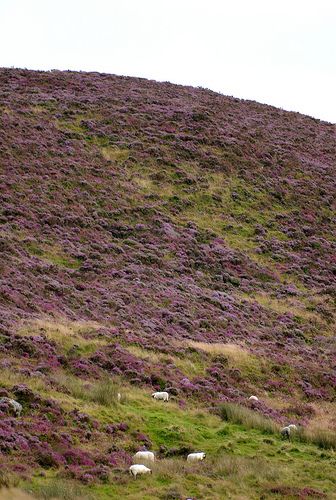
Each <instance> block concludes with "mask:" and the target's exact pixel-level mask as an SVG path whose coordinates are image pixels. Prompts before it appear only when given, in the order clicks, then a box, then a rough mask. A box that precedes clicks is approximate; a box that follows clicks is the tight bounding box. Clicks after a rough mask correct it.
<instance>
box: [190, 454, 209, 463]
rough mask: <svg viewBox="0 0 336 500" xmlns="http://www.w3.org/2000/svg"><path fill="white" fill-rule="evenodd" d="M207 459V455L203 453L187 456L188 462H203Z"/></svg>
mask: <svg viewBox="0 0 336 500" xmlns="http://www.w3.org/2000/svg"><path fill="white" fill-rule="evenodd" d="M205 457H206V454H205V453H203V451H201V452H197V453H189V455H188V456H187V462H201V461H202V460H204V459H205Z"/></svg>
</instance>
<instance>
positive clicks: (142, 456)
mask: <svg viewBox="0 0 336 500" xmlns="http://www.w3.org/2000/svg"><path fill="white" fill-rule="evenodd" d="M133 460H148V461H150V462H154V460H155V455H154V453H153V452H152V451H137V452H136V454H135V455H134V456H133Z"/></svg>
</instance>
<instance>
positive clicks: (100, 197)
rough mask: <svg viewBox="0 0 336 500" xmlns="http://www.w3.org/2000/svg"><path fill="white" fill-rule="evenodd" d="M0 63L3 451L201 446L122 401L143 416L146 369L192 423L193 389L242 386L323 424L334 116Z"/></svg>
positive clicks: (280, 409)
mask: <svg viewBox="0 0 336 500" xmlns="http://www.w3.org/2000/svg"><path fill="white" fill-rule="evenodd" d="M0 82H1V83H0V120H1V121H0V130H1V135H0V169H1V170H0V173H1V176H0V183H1V192H0V196H1V208H2V210H1V218H0V223H1V229H0V248H1V256H2V258H1V261H0V266H1V281H0V286H1V289H0V325H1V353H0V355H1V361H0V362H1V366H2V367H3V380H1V384H2V386H3V394H4V395H6V394H7V395H11V396H15V397H16V398H18V399H19V400H21V401H22V402H24V403H25V405H24V413H23V415H24V416H23V417H22V418H23V422H24V431H23V430H22V422H21V421H20V422H18V420H17V419H15V418H11V417H8V418H4V419H3V420H2V423H1V425H2V426H3V436H4V437H2V438H0V440H2V441H1V442H2V444H1V450H2V462H3V466H4V467H5V468H6V469H8V470H11V471H13V470H14V471H15V462H16V457H17V456H20V457H21V456H22V454H23V451H22V450H26V453H25V454H26V459H23V460H22V466H21V467H22V471H20V470H16V472H17V473H19V475H21V476H24V475H27V476H30V474H31V471H32V469H34V468H38V467H39V466H42V467H45V465H46V463H47V466H48V467H50V469H51V470H60V471H63V470H64V467H65V465H66V464H67V465H66V467H67V468H66V470H69V467H70V468H71V467H73V468H72V469H71V474H72V477H75V478H82V479H83V476H85V475H86V476H87V482H91V478H92V481H93V482H94V481H95V480H99V479H100V480H103V479H104V477H105V476H106V475H108V473H109V471H110V469H112V470H113V468H115V467H126V465H127V464H128V463H129V460H130V454H131V453H132V451H134V450H135V449H137V446H139V444H145V445H146V439H148V443H147V444H149V442H150V441H151V444H152V445H153V446H154V447H156V448H158V446H159V445H162V444H163V443H164V441H165V440H166V441H168V444H169V446H172V447H174V446H177V445H178V444H180V443H182V444H183V446H185V448H188V446H190V447H191V446H193V447H196V448H197V447H199V446H197V444H198V443H199V439H198V438H199V437H200V436H198V437H196V435H195V436H194V438H190V439H188V438H187V435H186V434H184V432H185V431H183V432H182V431H181V432H180V431H178V430H177V431H174V430H171V431H169V430H168V431H167V432H166V434H165V439H163V436H160V435H158V432H159V428H160V425H159V426H158V425H157V424H154V423H153V422H152V423H151V424H149V423H148V418H149V419H150V417H148V418H147V420H145V421H140V420H137V418H136V413H137V410H136V408H137V405H136V404H135V403H134V402H133V399H132V398H135V400H136V399H137V398H140V399H141V401H142V403H141V405H140V406H139V408H142V411H144V412H145V411H146V412H149V414H150V413H151V412H154V413H153V414H154V415H156V414H155V412H156V411H157V407H153V405H152V403H151V402H148V401H147V399H146V397H145V394H148V395H149V394H150V393H151V391H152V390H153V389H158V388H168V389H169V390H170V392H171V394H172V395H173V396H174V397H175V403H171V404H172V405H173V404H176V412H178V411H182V410H183V409H184V410H183V411H185V412H186V413H185V415H187V414H188V415H189V413H188V412H190V417H188V418H190V419H191V420H192V422H193V424H190V426H191V427H190V428H192V426H193V425H196V424H195V422H196V421H197V418H196V417H195V416H193V412H194V411H195V410H194V409H193V408H194V407H195V406H196V405H201V406H203V407H204V408H205V409H206V408H209V407H210V406H211V407H215V408H218V406H219V405H220V404H221V403H223V402H227V401H228V402H231V403H232V402H235V403H239V404H242V405H246V404H247V403H246V400H247V397H248V396H249V395H250V394H252V393H253V394H255V393H256V394H258V396H259V398H260V403H259V404H258V405H256V407H255V408H254V410H253V411H255V412H256V413H262V414H264V415H265V416H271V417H272V418H273V419H274V420H275V421H276V422H278V424H279V425H281V424H284V423H286V422H287V421H288V419H289V418H291V419H293V420H295V422H297V423H299V424H302V425H304V426H305V427H307V428H311V429H312V430H313V428H314V426H315V425H316V422H317V421H319V425H320V426H322V427H323V426H325V427H326V428H328V429H329V430H330V431H335V428H336V422H335V421H334V420H333V417H332V411H333V408H334V401H335V389H336V371H335V367H336V349H335V337H334V334H335V331H334V325H335V292H336V287H335V284H336V259H335V256H336V252H335V247H336V244H335V211H334V208H335V206H334V203H335V193H336V189H335V184H336V175H335V158H336V132H335V126H334V125H331V124H328V123H324V122H320V121H318V120H315V119H312V118H309V117H306V116H302V115H300V114H297V113H289V112H285V111H282V110H278V109H275V108H273V107H270V106H265V105H261V104H258V103H254V102H248V101H241V100H238V99H234V98H231V97H225V96H222V95H219V94H216V93H213V92H211V91H209V90H205V89H195V88H191V87H181V86H176V85H172V84H169V83H164V84H159V83H156V82H152V81H148V80H143V79H137V78H125V77H116V76H111V75H104V74H97V73H73V72H58V71H54V72H49V73H43V72H32V71H26V70H11V69H2V70H0ZM209 344H211V345H209ZM107 376H108V377H109V379H108V380H107V379H106V377H107ZM111 377H112V382H113V384H114V385H113V386H110V385H111ZM23 383H24V384H26V387H22V384H23ZM123 385H125V386H126V387H127V388H128V389H127V391H128V393H129V394H131V395H132V396H130V397H129V398H128V401H126V400H125V402H124V410H123V409H122V408H120V405H117V406H116V405H115V403H114V400H115V396H116V392H117V391H118V390H120V389H118V387H119V388H120V387H122V386H123ZM104 388H105V389H104ZM106 388H107V389H106ZM99 391H100V392H99ZM104 391H105V392H104ZM127 391H126V392H127ZM137 391H138V392H137ZM101 392H104V394H103V395H101ZM20 398H21V399H20ZM100 398H101V399H100ZM97 404H98V407H97V406H96V405H97ZM99 405H102V407H103V408H104V407H106V408H105V409H102V408H101V407H100V406H99ZM121 406H122V405H121ZM128 406H130V407H131V408H128ZM110 407H111V408H110ZM76 408H77V409H79V410H80V412H78V411H77V410H76ZM181 409H182V410H181ZM170 411H171V410H170ZM83 412H85V413H88V415H86V416H82V414H83ZM123 412H124V413H125V415H127V416H128V419H129V422H127V426H126V429H125V428H124V427H121V429H119V428H117V427H116V428H114V429H112V430H111V429H109V427H106V425H107V426H109V425H111V423H114V424H115V425H121V426H122V425H123V424H124V423H125V422H124V418H123ZM3 415H4V416H5V415H6V408H4V409H3ZM46 415H48V417H46ZM61 416H62V417H61ZM92 418H93V419H94V420H92ZM157 418H158V422H161V420H160V418H161V417H159V416H157ZM181 418H182V417H181ZM195 418H196V420H195ZM202 418H205V417H204V416H203V417H202ZM207 418H209V421H212V420H211V419H218V418H219V417H215V416H213V415H211V416H210V415H208V417H207ZM193 419H194V420H193ZM322 421H323V425H322V424H321V422H322ZM43 422H44V424H43ZM180 424H181V422H180ZM180 424H176V425H177V427H178V425H180ZM43 425H44V427H43ZM174 425H175V424H173V423H172V426H173V427H174ZM213 425H214V428H216V432H217V431H218V432H221V429H222V427H221V425H222V424H220V423H219V421H217V420H216V423H215V424H213ZM227 425H229V426H230V425H233V426H234V425H237V424H234V423H232V424H227ZM242 425H243V424H242ZM41 426H42V427H41ZM216 426H217V427H216ZM66 427H67V428H68V429H70V430H69V431H68V432H67V437H64V439H63V437H62V436H63V434H62V432H63V433H64V432H65V428H66ZM20 429H21V430H20ZM41 429H42V430H41ZM43 429H44V430H43ZM225 429H226V427H225ZM244 429H245V428H244V425H243V427H242V428H239V430H238V431H237V432H238V434H239V432H245V431H246V429H245V430H244ZM144 431H145V432H146V436H143V437H144V439H143V440H141V438H139V436H138V435H137V433H138V434H141V433H143V432H144ZM222 431H223V429H222ZM174 432H175V434H174ZM195 432H196V431H195ZM197 432H198V431H197ZM197 432H196V434H197ZM199 432H200V433H201V432H202V431H201V430H200V431H199ZM214 432H215V431H214ZM223 432H224V434H223V436H224V435H225V433H226V432H227V433H228V434H230V433H232V434H233V435H235V433H234V427H233V428H231V427H230V428H228V429H226V430H225V431H223ZM246 432H247V431H246ZM18 433H19V434H18ZM20 433H21V434H20ZM181 433H182V434H181ZM55 434H57V436H56V435H55ZM191 434H193V432H191ZM92 435H94V439H93V441H92ZM111 435H112V436H114V438H113V439H114V440H115V441H116V442H115V444H114V445H113V446H114V448H113V447H112V448H113V449H111V446H110V447H108V446H107V445H106V441H107V440H109V439H111V438H110V437H108V436H111ZM148 435H149V437H148ZM182 435H183V436H182ZM6 436H7V437H6ZM43 436H44V437H43ZM116 436H117V437H116ZM181 436H182V437H181ZM34 438H35V439H37V440H38V441H39V442H38V443H37V441H36V443H35V445H34V446H33V445H32V443H33V442H34ZM145 438H146V439H145ZM216 439H218V438H216ZM237 439H238V438H237ZM272 439H274V440H275V441H276V440H278V436H276V437H274V438H272ZM76 440H77V441H76ZM315 441H316V440H315ZM214 442H215V440H214ZM70 443H71V444H70ZM76 443H77V445H79V444H81V445H83V443H85V446H84V448H85V450H84V451H83V446H82V448H81V447H80V446H77V447H75V446H74V445H75V444H76ZM201 444H202V443H199V445H201ZM266 445H267V443H266ZM268 445H269V446H270V447H271V448H274V443H273V444H272V443H269V444H268ZM203 446H205V447H206V443H203ZM263 446H265V444H263ZM279 446H282V445H281V443H280V444H279ZM298 446H299V445H298ZM302 446H313V445H310V444H309V445H306V444H305V445H302ZM75 448H76V450H77V448H78V450H79V451H78V450H77V451H76V452H75V451H74V449H75ZM239 448H240V447H239ZM252 448H253V446H252ZM28 449H29V453H28V452H27V450H28ZM102 450H104V452H102ZM209 451H210V452H211V451H212V452H213V454H216V456H217V455H218V453H219V450H218V449H215V447H214V448H211V449H209ZM229 451H230V450H229ZM98 452H102V453H101V454H100V455H99V453H98ZM301 452H302V453H303V454H304V453H305V450H301V449H300V453H301ZM230 453H231V451H230ZM267 453H268V452H267ZM309 453H310V451H309ZM314 453H315V451H314V450H313V451H312V452H311V455H309V456H315V455H314ZM82 454H83V455H82ZM241 454H242V455H246V456H251V455H253V453H252V454H251V453H250V452H248V451H246V450H245V452H244V453H241ZM84 455H85V456H84ZM98 455H99V456H98ZM69 457H70V458H69ZM304 457H305V460H307V456H306V455H304ZM314 460H315V459H314ZM330 460H333V458H332V457H330ZM104 468H105V469H104ZM326 470H327V468H326ZM102 471H103V472H102ZM208 472H209V471H208ZM209 473H210V472H209ZM104 474H105V476H104ZM105 479H106V477H105ZM294 480H295V474H293V481H294ZM84 481H85V478H84ZM146 481H148V480H147V479H146ZM265 481H266V483H267V480H265ZM305 482H307V477H305V478H304V479H302V483H305ZM294 484H295V483H294ZM161 486H162V491H164V486H165V484H164V481H163V482H162V485H161ZM315 486H316V484H315V483H314V487H315ZM128 487H129V485H128V484H127V485H126V486H125V485H124V491H126V490H127V488H128ZM189 487H190V485H189ZM227 487H228V485H226V486H225V488H227ZM245 487H246V485H245V486H244V488H245ZM263 487H265V488H268V490H267V491H268V494H270V493H269V488H270V486H269V484H268V483H267V484H266V486H265V485H263V486H262V487H261V486H260V485H259V486H256V485H251V486H250V490H249V489H247V490H246V491H250V492H251V491H254V489H255V491H256V492H258V493H256V494H260V492H262V491H263V489H262V488H263ZM185 488H187V486H185ZM258 488H259V489H258ZM260 488H261V489H260ZM321 488H322V490H323V488H324V489H330V484H328V485H322V487H321ZM158 491H159V490H158ZM246 491H242V492H239V491H238V490H237V491H234V490H232V495H234V494H239V493H240V494H243V493H245V494H246ZM115 493H116V494H117V493H118V494H120V492H119V491H118V492H115ZM280 493H281V492H280ZM100 494H102V493H101V492H100ZM156 494H158V493H155V494H154V493H153V495H154V496H152V497H153V498H155V495H156ZM181 494H187V490H183V493H181ZM194 494H195V495H201V498H206V496H205V495H206V488H205V489H204V490H203V491H199V492H195V493H194ZM216 494H217V493H216ZM275 494H277V492H276V491H275ZM218 495H219V497H218V498H221V493H218ZM149 498H150V497H149ZM162 498H166V497H162ZM167 498H175V497H167ZM176 498H179V497H178V496H177V497H176ZM208 498H216V497H215V496H212V497H211V495H210V496H209V497H208ZM251 498H252V493H251ZM256 498H259V497H256Z"/></svg>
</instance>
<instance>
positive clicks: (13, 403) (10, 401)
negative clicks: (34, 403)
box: [0, 398, 22, 417]
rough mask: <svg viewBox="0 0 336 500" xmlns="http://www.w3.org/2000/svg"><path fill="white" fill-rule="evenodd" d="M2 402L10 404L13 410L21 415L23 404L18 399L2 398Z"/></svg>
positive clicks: (17, 414) (0, 401)
mask: <svg viewBox="0 0 336 500" xmlns="http://www.w3.org/2000/svg"><path fill="white" fill-rule="evenodd" d="M1 403H7V404H9V405H10V406H11V407H12V408H13V411H14V413H15V415H16V416H17V417H19V416H20V415H21V412H22V405H20V403H18V402H17V401H15V399H11V398H0V404H1Z"/></svg>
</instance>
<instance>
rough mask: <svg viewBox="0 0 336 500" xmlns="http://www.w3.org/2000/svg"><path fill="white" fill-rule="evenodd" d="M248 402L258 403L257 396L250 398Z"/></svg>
mask: <svg viewBox="0 0 336 500" xmlns="http://www.w3.org/2000/svg"><path fill="white" fill-rule="evenodd" d="M249 401H259V398H257V396H250V397H249Z"/></svg>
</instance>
